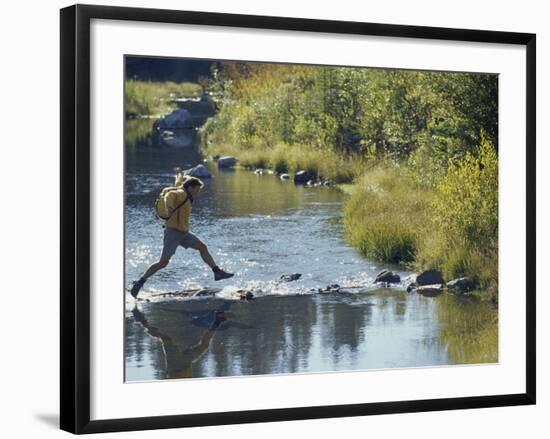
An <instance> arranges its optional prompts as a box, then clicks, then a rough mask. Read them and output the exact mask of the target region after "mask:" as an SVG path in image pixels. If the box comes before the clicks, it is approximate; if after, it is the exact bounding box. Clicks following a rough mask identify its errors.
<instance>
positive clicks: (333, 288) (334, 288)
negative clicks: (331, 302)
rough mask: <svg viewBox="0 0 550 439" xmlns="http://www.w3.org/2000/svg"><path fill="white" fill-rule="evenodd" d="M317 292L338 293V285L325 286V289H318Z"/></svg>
mask: <svg viewBox="0 0 550 439" xmlns="http://www.w3.org/2000/svg"><path fill="white" fill-rule="evenodd" d="M317 292H318V293H339V292H340V285H338V284H330V285H327V286H326V287H325V288H319V289H318V290H317Z"/></svg>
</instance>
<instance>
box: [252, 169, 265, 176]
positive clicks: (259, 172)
mask: <svg viewBox="0 0 550 439" xmlns="http://www.w3.org/2000/svg"><path fill="white" fill-rule="evenodd" d="M254 174H256V175H264V170H263V169H261V168H260V169H256V170H255V171H254Z"/></svg>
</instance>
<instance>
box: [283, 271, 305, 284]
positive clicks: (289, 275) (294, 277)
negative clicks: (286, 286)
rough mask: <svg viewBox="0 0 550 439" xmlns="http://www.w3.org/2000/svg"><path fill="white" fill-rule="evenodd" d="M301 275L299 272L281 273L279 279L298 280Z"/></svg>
mask: <svg viewBox="0 0 550 439" xmlns="http://www.w3.org/2000/svg"><path fill="white" fill-rule="evenodd" d="M301 277H302V274H301V273H287V274H283V275H282V276H281V278H280V279H279V280H281V281H283V282H292V281H294V280H298V279H300V278H301Z"/></svg>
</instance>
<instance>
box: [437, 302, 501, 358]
mask: <svg viewBox="0 0 550 439" xmlns="http://www.w3.org/2000/svg"><path fill="white" fill-rule="evenodd" d="M436 311H437V313H436V318H437V319H438V321H439V324H440V336H441V341H442V343H444V344H446V345H447V346H448V349H449V357H450V360H451V363H453V364H473V363H496V362H497V361H498V311H497V309H496V308H495V307H493V306H492V305H491V304H489V303H486V302H483V301H481V300H479V299H477V298H476V297H464V298H457V297H454V296H450V295H445V296H441V297H439V300H438V301H437V310H436Z"/></svg>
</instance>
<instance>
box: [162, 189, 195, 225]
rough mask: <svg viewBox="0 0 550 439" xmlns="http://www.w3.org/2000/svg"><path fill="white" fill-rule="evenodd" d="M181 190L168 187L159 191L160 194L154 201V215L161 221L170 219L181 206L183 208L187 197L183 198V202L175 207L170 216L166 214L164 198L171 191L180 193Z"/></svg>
mask: <svg viewBox="0 0 550 439" xmlns="http://www.w3.org/2000/svg"><path fill="white" fill-rule="evenodd" d="M180 190H182V188H181V186H168V187H165V188H164V189H162V190H161V191H160V194H159V195H158V197H157V199H156V201H155V213H156V214H157V217H159V218H160V219H162V220H168V219H170V217H171V216H172V215H173V214H174V212H175V211H176V210H178V209H179V208H180V207H181V206H183V205H184V204H185V203H186V202H187V200H189V196H186V197H185V200H183V202H181V203H180V204H179V206H177V207H176V208H175V209H174V210H173V211H172V213H171V214H168V209H167V206H166V196H167V195H168V194H169V193H170V192H172V191H180Z"/></svg>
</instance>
